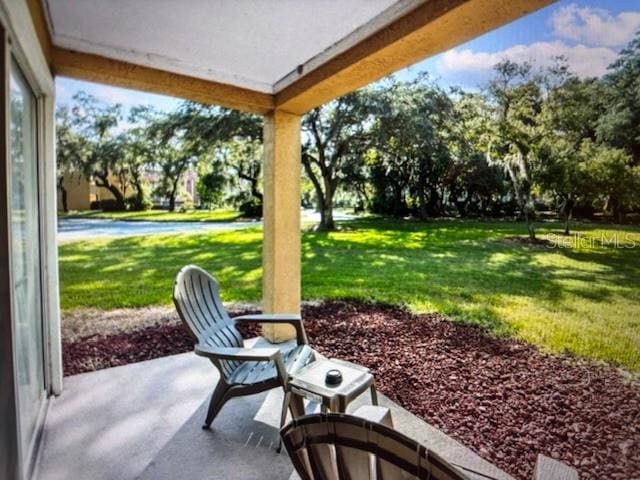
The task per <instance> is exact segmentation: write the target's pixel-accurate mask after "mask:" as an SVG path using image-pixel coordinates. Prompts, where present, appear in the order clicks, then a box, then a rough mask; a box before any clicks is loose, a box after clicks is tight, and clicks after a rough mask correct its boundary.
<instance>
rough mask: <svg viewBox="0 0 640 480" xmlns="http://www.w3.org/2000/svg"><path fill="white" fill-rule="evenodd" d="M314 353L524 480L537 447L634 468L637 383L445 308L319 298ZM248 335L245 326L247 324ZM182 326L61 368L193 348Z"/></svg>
mask: <svg viewBox="0 0 640 480" xmlns="http://www.w3.org/2000/svg"><path fill="white" fill-rule="evenodd" d="M303 314H304V318H305V326H306V329H307V333H308V334H309V338H310V342H311V343H312V345H313V346H314V348H316V349H317V350H318V351H320V352H322V353H323V354H325V355H328V356H335V357H339V358H343V359H346V360H350V361H353V362H357V363H360V364H362V365H366V366H367V367H369V368H371V369H372V370H373V371H374V372H375V374H376V381H377V384H378V386H379V389H380V391H382V392H383V393H384V394H385V395H387V396H389V397H390V398H392V399H393V400H394V401H396V402H397V403H399V404H400V405H402V406H403V407H405V408H407V409H408V410H410V411H412V412H413V413H415V414H416V415H418V416H420V417H422V418H424V419H425V420H426V421H427V422H429V423H431V424H433V425H435V426H437V427H439V428H440V429H442V430H443V431H445V432H446V433H448V434H449V435H451V436H453V437H455V438H456V439H458V440H459V441H460V442H462V443H463V444H465V445H467V446H469V447H471V448H473V449H474V450H476V451H477V452H478V453H479V454H480V455H481V456H482V457H484V458H486V459H487V460H489V461H491V462H492V463H494V464H496V465H498V466H499V467H501V468H502V469H504V470H505V471H507V472H508V473H510V474H512V475H514V476H515V477H516V478H519V479H529V478H531V475H532V472H533V465H534V463H535V459H536V456H537V454H538V453H542V454H545V455H548V456H551V457H554V458H558V459H560V460H562V461H564V462H566V463H568V464H571V465H573V466H575V467H576V468H577V469H578V471H579V472H580V478H582V479H626V480H631V479H638V478H640V386H639V385H638V384H632V383H629V382H628V381H626V380H625V379H624V378H623V377H622V376H621V375H620V374H619V373H618V372H617V371H616V370H615V369H613V368H610V367H604V366H600V365H595V364H591V363H587V362H579V361H577V360H575V359H571V358H567V357H556V356H551V355H546V354H543V353H541V352H540V351H538V350H537V349H536V348H534V347H532V346H530V345H527V344H525V343H522V342H519V341H515V340H506V339H497V338H494V337H492V336H490V335H488V334H487V333H485V332H484V331H483V330H481V329H479V328H475V327H470V326H465V325H459V324H455V323H451V322H448V321H446V320H444V319H443V318H442V317H441V316H440V315H435V314H429V315H414V314H411V313H409V312H407V311H405V310H402V309H400V308H397V307H390V306H381V305H372V304H362V303H356V302H325V303H323V304H321V305H319V306H309V307H305V309H304V312H303ZM247 333H248V332H247ZM192 345H193V343H192V340H191V338H190V337H189V335H188V334H187V332H186V331H185V330H184V329H183V327H182V326H158V327H149V328H145V329H142V330H138V331H134V332H129V333H123V334H117V335H111V336H108V337H99V336H94V337H90V338H86V339H83V340H82V341H79V342H76V343H69V344H65V345H64V366H65V372H66V373H67V374H73V373H80V372H82V371H89V370H94V369H96V368H104V367H108V366H115V365H122V364H125V363H131V362H135V361H141V360H147V359H151V358H156V357H161V356H164V355H169V354H174V353H180V352H186V351H190V350H191V349H192Z"/></svg>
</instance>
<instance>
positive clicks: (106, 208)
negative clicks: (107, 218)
mask: <svg viewBox="0 0 640 480" xmlns="http://www.w3.org/2000/svg"><path fill="white" fill-rule="evenodd" d="M98 204H99V205H100V210H102V211H103V212H122V211H124V210H125V206H124V205H122V204H121V203H120V202H118V201H117V200H116V199H115V198H106V199H104V200H100V201H99V202H98Z"/></svg>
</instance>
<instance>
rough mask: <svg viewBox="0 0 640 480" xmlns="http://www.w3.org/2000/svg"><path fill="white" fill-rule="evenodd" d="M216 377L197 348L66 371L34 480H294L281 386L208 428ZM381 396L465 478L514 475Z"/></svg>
mask: <svg viewBox="0 0 640 480" xmlns="http://www.w3.org/2000/svg"><path fill="white" fill-rule="evenodd" d="M216 381H217V372H216V370H215V369H214V368H213V366H212V365H211V364H210V363H209V361H208V360H206V359H203V358H200V357H197V356H196V355H194V354H193V353H186V354H181V355H175V356H170V357H164V358H160V359H156V360H150V361H146V362H141V363H135V364H131V365H125V366H122V367H115V368H109V369H105V370H99V371H96V372H91V373H85V374H81V375H75V376H72V377H66V378H65V385H64V392H63V394H62V395H61V396H60V397H58V398H55V399H52V401H51V402H50V405H49V411H48V414H47V419H46V423H45V430H44V436H43V443H42V449H41V453H40V458H39V460H38V464H37V467H36V474H35V476H34V478H36V479H39V480H63V479H64V480H67V479H74V480H76V479H78V480H81V479H91V480H125V479H126V480H129V479H134V478H139V479H144V480H163V479H167V480H168V479H175V478H180V479H184V480H190V479H194V480H195V479H198V480H201V479H209V478H210V479H258V478H259V479H285V480H286V479H289V478H297V476H296V475H295V474H293V467H292V465H291V462H290V461H289V458H288V457H287V454H286V452H284V451H283V452H282V453H281V454H278V453H276V451H275V444H276V442H277V439H278V429H277V425H278V415H279V409H280V402H281V400H282V393H281V391H279V390H272V391H271V392H269V393H265V394H259V395H254V396H251V397H243V398H237V399H233V400H231V401H230V402H229V403H227V404H226V405H225V407H224V408H223V409H222V411H221V412H220V414H219V416H218V418H217V419H216V420H215V422H214V423H213V429H212V430H211V431H205V430H202V429H201V425H202V420H203V418H204V416H205V410H206V406H207V402H208V397H209V394H210V392H211V390H212V388H213V386H214V383H215V382H216ZM368 401H369V397H368V396H367V395H364V396H362V397H361V398H359V399H358V401H357V402H354V404H352V405H351V406H350V407H352V408H357V406H358V405H359V404H363V403H366V402H368ZM380 402H381V404H383V405H385V406H387V407H389V408H391V410H392V415H393V420H394V423H395V426H396V428H397V429H398V430H400V431H401V432H403V433H405V434H406V435H408V436H410V437H413V438H415V439H416V440H418V441H420V442H422V443H423V444H425V445H426V446H427V447H428V448H429V449H431V450H433V451H435V452H437V453H439V454H441V455H442V456H444V457H445V458H447V459H449V460H450V461H453V462H455V463H456V464H458V465H462V466H464V467H467V468H468V469H470V470H472V471H475V472H479V473H481V474H482V475H477V474H473V473H470V472H469V471H467V472H466V473H467V474H468V475H469V477H470V478H472V479H485V480H486V478H496V479H501V480H507V479H511V478H512V477H510V476H509V475H507V474H506V473H505V472H503V471H502V470H500V469H498V468H497V467H495V466H493V465H491V464H490V463H488V462H486V461H485V460H483V459H481V458H480V457H479V456H478V455H476V454H475V453H474V452H473V451H471V450H469V449H467V448H465V447H464V446H463V445H461V444H460V443H458V442H456V441H455V440H453V439H452V438H450V437H448V436H447V435H445V434H444V433H442V432H441V431H440V430H438V429H436V428H434V427H432V426H430V425H429V424H427V423H425V422H423V421H422V420H420V419H419V418H417V417H416V416H414V415H412V414H411V413H409V412H407V411H406V410H404V409H402V408H401V407H399V406H398V405H397V404H395V403H393V402H391V401H390V400H389V399H388V398H386V397H384V396H383V395H381V396H380ZM350 409H351V408H350ZM292 474H293V475H292Z"/></svg>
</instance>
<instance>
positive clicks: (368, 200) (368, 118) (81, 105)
mask: <svg viewBox="0 0 640 480" xmlns="http://www.w3.org/2000/svg"><path fill="white" fill-rule="evenodd" d="M639 92H640V36H637V37H636V38H635V39H634V40H633V41H632V42H631V43H630V44H629V46H628V47H627V48H625V49H624V50H623V51H622V52H621V53H620V55H619V57H618V59H617V60H616V62H615V63H614V64H613V65H611V66H610V68H609V72H608V73H607V74H606V75H605V76H604V77H602V78H601V79H594V78H588V79H581V78H579V77H578V76H576V75H575V74H573V73H572V72H571V71H570V69H569V68H568V66H567V64H566V61H565V60H564V59H563V58H557V59H556V61H555V63H554V65H553V66H552V67H550V68H547V69H544V70H536V69H534V68H533V67H532V66H531V65H529V64H527V63H520V64H518V63H514V62H511V61H508V60H505V61H503V62H501V63H499V64H498V65H496V66H495V69H494V74H493V77H492V79H491V80H490V81H489V83H488V85H487V86H486V88H485V89H483V90H482V91H479V92H465V91H463V90H461V89H458V88H455V89H450V90H449V91H446V90H444V89H442V88H441V87H439V86H438V85H437V84H435V83H433V82H432V81H430V79H429V78H428V77H427V76H426V75H420V76H418V77H417V78H416V79H414V80H412V81H399V80H396V79H394V78H388V79H385V80H383V81H381V82H378V83H377V84H375V85H372V86H370V87H368V88H365V89H362V90H359V91H357V92H354V93H350V94H348V95H345V96H343V97H341V98H339V99H337V100H335V101H333V102H330V103H328V104H326V105H324V106H322V107H320V108H317V109H314V110H312V111H311V112H309V113H308V114H307V115H306V116H305V117H304V118H303V123H302V125H303V138H302V152H301V158H302V165H303V172H304V176H305V180H304V195H303V202H305V203H307V204H309V205H308V206H315V207H316V208H317V209H318V210H319V212H320V215H321V222H320V225H319V229H322V230H330V229H333V228H335V224H334V220H333V208H334V206H335V205H336V203H341V204H348V205H351V206H353V207H355V208H357V209H360V210H368V211H371V212H374V213H380V214H386V215H392V216H398V217H404V216H414V217H416V218H419V219H423V220H424V219H428V218H432V217H439V216H459V217H469V216H476V217H477V216H491V217H513V216H518V217H520V218H522V219H523V220H524V221H525V222H526V224H527V228H528V232H529V235H530V237H531V238H532V239H533V238H535V229H534V222H535V219H536V215H538V214H539V212H541V211H543V210H546V211H548V210H555V211H556V212H557V214H558V215H559V216H560V217H561V218H562V219H563V220H564V222H565V230H566V232H567V233H569V225H570V220H571V219H572V217H573V216H574V215H576V214H579V215H580V216H584V217H588V216H592V215H593V214H594V213H596V212H605V213H607V214H609V215H611V216H612V217H613V218H614V219H615V220H616V221H621V220H622V217H623V215H624V214H625V213H630V212H636V213H637V212H638V211H639V209H640V193H639V192H640V94H639ZM57 117H58V130H57V132H58V162H59V172H60V177H59V178H60V181H59V187H60V189H61V190H63V193H64V189H65V185H64V184H63V183H64V182H63V178H64V176H63V174H64V172H67V171H70V170H72V171H76V172H81V173H82V175H84V176H86V177H87V178H91V179H93V181H94V182H95V183H96V185H98V186H100V187H103V188H106V189H108V190H109V191H111V192H112V194H113V196H114V198H115V203H116V208H120V209H127V208H128V209H142V208H147V207H148V200H147V198H148V194H149V192H147V191H146V188H147V187H146V186H145V184H144V182H143V181H142V178H143V175H142V172H144V171H145V169H147V170H149V169H151V170H153V171H155V172H157V173H158V175H159V178H160V181H159V183H158V184H157V185H156V187H155V188H156V191H155V194H156V195H160V196H163V197H165V198H167V199H168V203H169V208H170V209H174V208H175V205H176V197H177V195H178V194H179V184H180V182H179V180H180V178H181V177H182V175H183V174H184V173H185V172H186V171H187V169H188V168H191V167H193V168H197V169H198V171H199V174H200V175H199V181H198V186H197V188H198V193H199V196H200V198H201V199H202V201H203V202H204V203H205V204H206V205H207V206H217V205H221V204H231V205H234V206H237V207H238V208H241V209H242V211H243V212H244V213H245V214H247V215H260V214H261V209H262V193H261V173H262V172H261V169H262V120H261V118H260V117H256V116H252V115H249V114H243V113H240V112H236V111H233V110H228V109H224V108H220V107H210V106H204V105H200V104H196V103H193V102H184V103H182V104H181V106H180V107H179V108H178V109H177V110H176V111H175V112H169V113H163V112H157V111H154V110H153V109H151V108H149V107H137V108H134V109H132V110H131V111H130V112H129V115H128V118H127V119H126V120H127V124H128V125H130V127H128V128H125V126H124V125H123V121H124V120H125V119H124V118H123V113H122V108H121V107H120V106H119V105H106V104H103V103H101V102H99V101H97V100H96V99H95V98H92V97H90V96H88V95H85V94H82V93H81V94H78V95H76V96H75V97H74V99H73V102H72V104H71V105H70V106H64V107H61V108H60V109H59V110H58V112H57ZM113 178H117V179H119V182H118V186H117V187H116V186H115V185H114V183H113V181H112V179H113ZM127 189H131V190H130V191H129V194H127V192H126V191H125V190H127ZM131 192H133V193H134V194H133V195H131V194H130V193H131ZM224 192H227V194H226V195H225V194H224ZM229 192H232V193H231V194H229ZM338 197H339V200H338Z"/></svg>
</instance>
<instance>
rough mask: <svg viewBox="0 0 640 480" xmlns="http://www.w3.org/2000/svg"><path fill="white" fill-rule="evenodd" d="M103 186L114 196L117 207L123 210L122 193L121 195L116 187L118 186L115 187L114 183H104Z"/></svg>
mask: <svg viewBox="0 0 640 480" xmlns="http://www.w3.org/2000/svg"><path fill="white" fill-rule="evenodd" d="M105 188H106V189H107V190H109V191H110V192H111V195H113V196H114V198H115V199H116V205H117V207H118V209H119V210H124V209H125V203H124V195H122V192H121V191H120V190H119V189H118V187H116V186H115V185H111V184H110V183H109V184H107V185H105Z"/></svg>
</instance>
